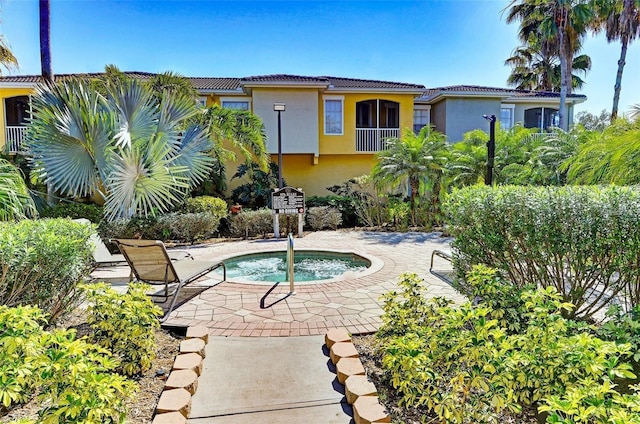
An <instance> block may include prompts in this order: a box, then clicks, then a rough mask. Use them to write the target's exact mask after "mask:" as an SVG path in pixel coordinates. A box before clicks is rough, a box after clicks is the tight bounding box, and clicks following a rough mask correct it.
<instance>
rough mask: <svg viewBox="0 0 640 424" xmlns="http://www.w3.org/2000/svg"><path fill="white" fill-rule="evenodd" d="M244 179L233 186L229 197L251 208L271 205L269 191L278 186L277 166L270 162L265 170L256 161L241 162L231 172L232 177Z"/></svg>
mask: <svg viewBox="0 0 640 424" xmlns="http://www.w3.org/2000/svg"><path fill="white" fill-rule="evenodd" d="M234 178H238V179H244V180H245V181H246V182H245V183H244V184H242V185H239V186H238V187H236V188H234V189H233V191H232V192H231V199H232V200H233V202H234V203H239V204H241V205H243V206H246V207H249V208H251V209H259V208H264V207H267V206H271V193H272V192H273V189H274V188H276V187H278V166H277V165H276V164H274V163H270V164H269V167H268V172H265V171H264V170H263V169H262V168H261V167H260V165H258V164H257V163H249V164H246V163H243V164H241V165H240V166H238V170H237V171H236V173H235V174H233V177H232V179H234ZM285 185H286V183H285Z"/></svg>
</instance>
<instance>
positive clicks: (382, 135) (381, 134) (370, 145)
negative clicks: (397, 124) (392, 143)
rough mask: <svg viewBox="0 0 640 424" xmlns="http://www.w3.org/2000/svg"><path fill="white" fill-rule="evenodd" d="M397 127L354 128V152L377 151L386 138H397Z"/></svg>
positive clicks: (398, 133)
mask: <svg viewBox="0 0 640 424" xmlns="http://www.w3.org/2000/svg"><path fill="white" fill-rule="evenodd" d="M399 136H400V129H399V128H356V152H379V151H381V150H384V149H385V148H386V146H385V140H386V139H387V138H398V137H399Z"/></svg>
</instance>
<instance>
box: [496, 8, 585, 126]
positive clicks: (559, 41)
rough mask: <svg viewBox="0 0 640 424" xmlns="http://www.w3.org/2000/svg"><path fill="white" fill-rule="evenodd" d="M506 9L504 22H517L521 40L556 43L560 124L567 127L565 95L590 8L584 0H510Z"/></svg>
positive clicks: (569, 85)
mask: <svg viewBox="0 0 640 424" xmlns="http://www.w3.org/2000/svg"><path fill="white" fill-rule="evenodd" d="M508 9H509V12H508V15H507V23H512V22H514V21H519V22H520V31H519V38H520V39H521V41H523V42H526V41H527V40H529V39H530V37H534V39H537V40H539V41H540V42H547V43H552V44H553V45H555V46H557V53H558V57H559V60H560V108H559V109H560V110H559V118H560V127H561V128H562V129H564V130H567V127H568V121H567V95H569V94H571V92H572V78H571V76H572V75H573V69H572V65H573V57H574V54H575V52H576V51H578V49H579V47H580V45H581V42H582V39H583V38H584V36H585V35H586V31H587V28H588V26H589V25H590V24H591V23H592V21H593V16H594V15H593V9H592V8H591V7H590V4H589V2H588V1H587V0H512V1H511V3H509V6H508Z"/></svg>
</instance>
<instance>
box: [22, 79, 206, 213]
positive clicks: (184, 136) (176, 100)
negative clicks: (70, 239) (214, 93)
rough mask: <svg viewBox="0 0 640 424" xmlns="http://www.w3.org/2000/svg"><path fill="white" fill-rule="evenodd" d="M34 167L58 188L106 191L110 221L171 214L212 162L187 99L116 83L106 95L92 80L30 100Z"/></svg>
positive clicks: (51, 88) (50, 88) (42, 89)
mask: <svg viewBox="0 0 640 424" xmlns="http://www.w3.org/2000/svg"><path fill="white" fill-rule="evenodd" d="M32 105H33V113H32V123H31V125H30V127H29V130H28V132H27V144H28V145H29V148H30V151H31V152H32V153H33V158H32V166H33V168H34V171H35V173H36V174H37V175H40V176H41V177H42V178H44V179H45V180H46V181H47V182H48V183H50V184H51V185H52V187H53V188H54V189H56V190H57V191H59V192H61V193H63V194H66V195H69V196H90V195H95V194H98V195H101V196H102V197H103V198H104V200H105V216H106V218H107V219H110V220H112V219H115V218H120V217H122V218H129V217H131V216H133V215H136V214H140V215H148V214H152V213H155V211H160V212H163V211H167V210H169V209H170V208H171V206H172V205H175V204H177V203H179V202H180V201H182V200H183V198H184V196H185V195H186V194H187V193H188V190H189V189H191V188H192V187H193V186H194V185H195V184H197V183H198V182H200V181H202V179H203V178H204V177H205V176H206V175H207V173H208V171H209V169H210V168H211V166H212V163H213V158H211V156H210V155H209V154H208V152H209V150H211V143H210V142H209V140H208V139H207V136H206V128H204V127H202V126H198V125H191V126H189V127H186V128H185V127H184V125H183V123H184V122H185V121H186V120H188V119H189V118H190V117H191V116H193V115H195V114H197V113H199V111H198V109H197V108H196V105H195V103H194V102H192V101H191V100H190V99H187V98H184V97H180V96H171V97H165V98H163V99H162V101H161V102H160V103H158V102H157V101H155V99H154V97H153V93H152V91H151V90H150V88H149V87H147V86H145V85H144V84H143V83H141V82H139V81H135V80H123V81H120V80H116V81H115V82H114V83H113V84H111V85H109V86H108V87H107V93H106V95H103V94H100V93H99V92H98V91H96V90H93V89H91V83H90V82H89V81H87V80H79V79H71V80H68V81H65V82H62V83H58V84H55V85H51V84H43V85H41V86H39V87H38V88H37V89H36V92H35V95H34V96H33V97H32Z"/></svg>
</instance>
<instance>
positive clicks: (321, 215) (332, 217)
mask: <svg viewBox="0 0 640 424" xmlns="http://www.w3.org/2000/svg"><path fill="white" fill-rule="evenodd" d="M307 222H308V223H309V226H310V227H311V229H312V230H314V231H318V230H323V229H325V228H329V229H331V230H335V229H336V228H338V226H339V225H340V224H341V223H342V214H341V213H340V211H339V210H338V209H336V208H333V207H331V206H316V207H313V208H308V209H307Z"/></svg>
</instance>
